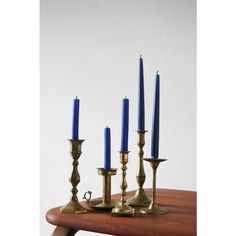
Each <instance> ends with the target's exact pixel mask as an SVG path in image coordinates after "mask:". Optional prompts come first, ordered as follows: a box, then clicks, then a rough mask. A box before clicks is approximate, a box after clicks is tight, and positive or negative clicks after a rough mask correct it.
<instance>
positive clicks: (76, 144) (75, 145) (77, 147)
mask: <svg viewBox="0 0 236 236" xmlns="http://www.w3.org/2000/svg"><path fill="white" fill-rule="evenodd" d="M83 142H84V140H82V139H78V140H76V139H75V140H73V139H69V143H70V155H71V157H72V165H73V170H72V173H71V176H70V178H69V180H70V183H71V185H72V189H71V193H72V196H71V199H70V201H69V202H68V203H67V204H66V205H65V206H62V207H61V208H60V212H61V213H76V214H80V213H86V212H87V210H86V209H85V208H83V207H82V206H81V205H80V203H79V201H78V197H77V192H78V190H77V185H78V184H79V182H80V175H79V171H78V164H79V162H78V160H79V158H80V155H81V153H82V152H81V146H82V143H83Z"/></svg>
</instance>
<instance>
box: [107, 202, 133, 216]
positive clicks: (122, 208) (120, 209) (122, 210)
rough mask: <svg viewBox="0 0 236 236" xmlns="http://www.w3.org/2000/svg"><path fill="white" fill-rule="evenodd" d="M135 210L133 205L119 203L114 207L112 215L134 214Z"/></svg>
mask: <svg viewBox="0 0 236 236" xmlns="http://www.w3.org/2000/svg"><path fill="white" fill-rule="evenodd" d="M134 211H135V209H133V208H132V207H130V206H128V205H126V204H124V205H119V206H116V207H115V208H113V209H112V212H111V215H112V216H131V217H132V216H134Z"/></svg>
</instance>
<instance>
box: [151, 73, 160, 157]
mask: <svg viewBox="0 0 236 236" xmlns="http://www.w3.org/2000/svg"><path fill="white" fill-rule="evenodd" d="M159 109H160V75H159V74H158V72H157V73H156V78H155V91H154V107H153V117H152V140H151V156H152V158H154V159H157V158H158V155H159Z"/></svg>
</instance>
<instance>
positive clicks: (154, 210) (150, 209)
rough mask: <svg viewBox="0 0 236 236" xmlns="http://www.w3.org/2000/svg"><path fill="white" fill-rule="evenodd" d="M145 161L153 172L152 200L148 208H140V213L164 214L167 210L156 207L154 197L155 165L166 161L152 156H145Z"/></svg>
mask: <svg viewBox="0 0 236 236" xmlns="http://www.w3.org/2000/svg"><path fill="white" fill-rule="evenodd" d="M144 160H145V161H148V162H149V163H150V165H151V167H152V173H153V178H152V201H151V203H150V205H149V207H148V208H144V209H142V210H141V213H144V214H157V215H162V214H166V213H167V210H166V209H164V208H160V207H158V204H157V198H156V173H157V167H158V166H159V164H160V163H161V162H163V161H166V159H153V158H145V159H144Z"/></svg>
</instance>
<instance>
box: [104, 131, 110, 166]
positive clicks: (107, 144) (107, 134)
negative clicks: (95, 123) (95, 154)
mask: <svg viewBox="0 0 236 236" xmlns="http://www.w3.org/2000/svg"><path fill="white" fill-rule="evenodd" d="M104 169H105V170H109V169H111V130H110V128H108V127H106V128H105V129H104Z"/></svg>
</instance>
